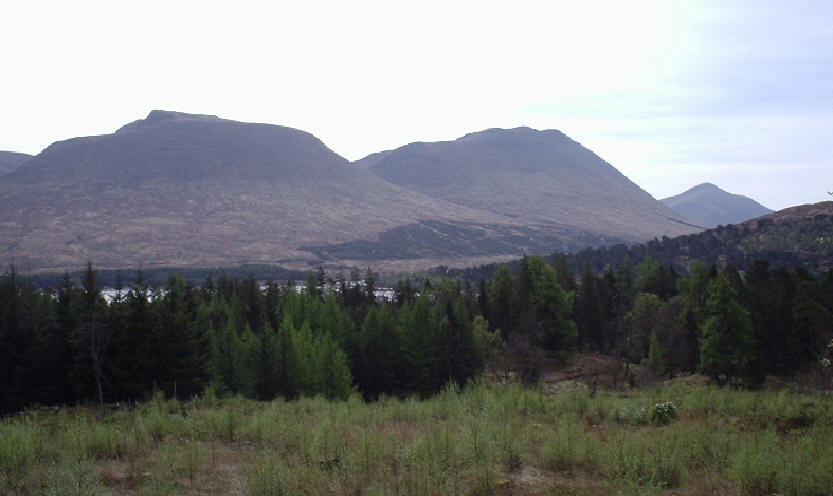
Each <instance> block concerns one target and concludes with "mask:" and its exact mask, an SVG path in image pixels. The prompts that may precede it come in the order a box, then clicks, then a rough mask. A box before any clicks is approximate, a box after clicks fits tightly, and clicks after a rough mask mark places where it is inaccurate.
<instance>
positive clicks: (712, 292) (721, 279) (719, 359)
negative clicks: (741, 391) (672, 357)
mask: <svg viewBox="0 0 833 496" xmlns="http://www.w3.org/2000/svg"><path fill="white" fill-rule="evenodd" d="M705 315H706V321H705V323H704V325H703V330H702V338H701V339H700V370H701V371H702V372H703V373H704V374H707V375H709V376H711V377H713V378H715V379H716V380H718V381H719V382H720V383H724V384H725V383H727V382H730V383H731V382H736V381H741V382H742V383H746V384H749V383H750V382H752V380H753V376H752V372H753V370H752V365H753V360H754V358H755V338H754V334H753V330H752V322H751V321H750V320H749V314H748V312H747V311H746V310H745V309H744V308H743V307H741V306H740V304H739V303H738V301H737V293H736V292H735V290H734V289H733V288H732V286H731V284H730V283H729V281H728V280H727V279H726V277H725V276H724V275H722V274H719V275H717V276H716V277H715V279H714V280H713V281H712V282H710V283H709V285H708V289H707V298H706V307H705Z"/></svg>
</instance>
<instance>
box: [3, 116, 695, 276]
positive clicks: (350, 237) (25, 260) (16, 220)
mask: <svg viewBox="0 0 833 496" xmlns="http://www.w3.org/2000/svg"><path fill="white" fill-rule="evenodd" d="M440 143H442V142H440ZM461 143H462V145H455V146H462V147H463V149H464V151H466V150H468V151H469V152H471V150H474V151H475V152H478V153H479V150H486V153H487V155H488V154H491V157H492V158H491V159H489V160H485V161H480V162H478V163H479V164H480V165H481V166H483V165H484V164H485V168H483V169H482V170H481V171H480V172H477V170H476V169H473V168H472V165H471V164H468V165H467V164H463V166H457V167H456V169H457V172H458V173H460V174H462V176H461V177H463V178H464V179H460V177H455V178H451V179H450V180H449V181H448V182H446V183H443V181H444V180H443V178H434V180H435V183H436V184H435V186H436V187H437V188H440V189H442V188H445V189H446V190H448V191H454V190H455V189H462V188H463V187H464V186H466V184H467V183H474V184H478V185H481V186H482V185H484V184H485V185H489V184H490V183H493V182H495V181H504V182H505V184H507V185H509V186H510V187H509V188H508V190H506V191H498V190H495V189H491V190H490V189H488V188H486V189H485V190H480V191H475V190H469V191H468V193H467V194H468V197H467V199H468V201H460V199H459V198H455V197H449V198H443V197H442V195H437V194H428V193H436V192H435V191H433V192H432V191H429V192H428V193H426V192H422V191H419V190H418V189H416V188H413V187H409V186H410V185H400V184H395V183H392V182H390V181H387V180H385V179H384V178H383V177H380V176H379V175H377V174H373V173H371V171H369V170H365V169H364V168H362V167H361V166H356V164H355V163H354V164H353V165H351V164H350V162H348V161H347V160H346V159H344V158H343V157H341V156H340V155H338V154H337V153H335V152H334V151H332V150H330V149H329V148H328V147H327V146H326V145H325V144H324V143H323V142H321V140H319V139H318V138H316V137H315V136H313V135H312V134H310V133H308V132H306V131H302V130H297V129H292V128H289V127H284V126H277V125H273V124H263V123H244V122H237V121H232V120H227V119H222V118H219V117H217V116H213V115H208V114H186V113H182V112H172V111H160V110H154V111H152V112H150V113H149V114H148V115H147V117H146V118H145V119H139V120H136V121H132V122H130V123H128V124H125V125H124V126H122V127H121V128H119V129H118V130H117V131H116V132H114V133H111V134H105V135H100V136H92V137H78V138H72V139H69V140H65V141H61V142H56V143H53V144H52V145H50V146H49V147H47V148H46V149H45V150H44V151H43V152H41V153H40V154H39V155H37V156H35V157H32V158H31V159H30V160H28V161H27V163H26V166H25V167H23V168H22V169H21V170H19V171H17V172H16V173H14V174H11V175H8V176H3V177H2V178H0V200H2V201H3V202H4V204H5V205H8V208H5V209H3V210H2V211H0V251H2V252H3V253H6V254H7V256H13V257H14V259H15V260H16V262H17V263H18V265H19V266H20V267H21V269H23V270H27V269H31V270H32V271H44V270H52V271H55V270H57V271H60V270H65V269H76V268H79V267H83V265H84V264H86V261H87V259H92V260H93V261H94V262H95V263H96V265H97V266H98V267H100V268H128V267H130V266H134V267H135V266H137V265H140V264H141V265H143V266H145V267H147V268H152V267H163V266H182V267H217V266H236V265H240V264H246V263H257V264H264V263H265V264H274V265H280V266H284V267H287V268H291V269H297V270H303V269H309V268H311V267H315V266H318V265H320V264H327V265H328V266H336V267H344V266H351V265H362V266H364V265H373V266H374V267H385V266H387V267H397V268H399V269H402V270H412V269H417V268H424V267H429V266H433V265H438V264H455V265H458V266H460V265H465V264H468V263H474V262H479V263H482V262H483V261H488V260H490V259H491V260H501V259H507V258H511V257H516V256H519V255H520V254H521V253H525V252H531V251H551V250H553V249H580V248H582V247H585V246H599V245H606V244H613V243H620V242H629V241H637V240H640V239H648V238H650V237H653V236H659V235H664V234H672V235H673V234H678V233H681V232H692V231H694V230H697V229H696V227H694V226H692V225H691V223H690V222H689V221H687V220H685V219H683V218H682V217H680V216H677V215H676V214H674V213H673V212H671V211H670V210H667V209H665V207H664V206H662V205H661V204H660V203H659V202H657V201H656V200H654V199H653V198H652V197H650V195H648V194H647V193H645V192H644V191H643V190H641V189H640V188H638V186H636V185H635V184H633V183H631V182H630V181H629V180H627V178H625V177H624V176H623V175H622V174H621V173H619V172H618V171H616V169H615V168H613V167H612V166H610V164H607V163H606V162H603V161H602V160H601V159H599V158H598V157H597V156H596V155H595V154H593V153H592V152H591V151H590V150H587V149H585V148H583V147H581V146H580V145H579V144H578V143H577V142H574V141H573V140H571V139H570V138H568V137H567V136H566V135H564V134H563V133H561V132H560V131H552V130H551V131H536V130H532V129H529V128H516V129H512V130H501V129H496V128H495V129H489V130H485V131H478V132H474V133H469V134H468V135H466V136H464V137H463V138H461ZM519 143H520V144H519ZM443 146H444V145H443ZM433 147H434V144H430V143H424V144H421V145H417V146H416V149H417V152H418V153H417V154H416V156H417V158H419V157H420V153H421V152H419V150H420V149H424V150H428V152H426V153H427V155H428V156H433V157H434V159H435V160H436V162H437V163H439V164H440V165H442V164H444V163H447V161H448V158H447V157H446V158H443V157H441V156H440V157H437V156H436V155H432V154H433V153H434V152H433V151H432V148H433ZM507 147H508V148H509V149H510V150H508V151H507V149H506V148H507ZM559 147H560V148H559ZM411 149H414V147H412V148H411ZM397 150H398V149H397ZM397 150H392V151H389V152H382V154H381V156H379V157H378V158H380V161H379V162H378V163H376V164H374V165H373V167H376V166H378V165H379V163H382V162H384V161H387V160H388V159H389V158H390V157H391V156H396V155H398V154H399V153H400V152H398V151H397ZM452 151H454V150H452ZM423 154H425V153H423ZM544 156H549V157H550V159H549V162H548V161H547V160H545V159H543V158H542V157H544ZM553 157H556V158H557V157H562V158H560V159H558V160H556V159H555V158H553ZM576 157H578V158H584V159H592V160H593V164H591V165H590V166H584V165H582V163H581V160H579V161H575V160H573V161H572V162H570V161H569V160H567V159H568V158H572V159H574V158H576ZM453 158H454V157H453V156H452V159H453ZM509 159H511V160H509ZM554 160H555V161H556V162H559V161H560V162H562V164H561V166H560V169H562V170H566V171H568V173H567V174H562V175H561V176H560V177H561V178H562V179H568V180H569V184H567V183H564V184H559V183H557V181H556V179H557V178H556V179H553V177H551V174H549V172H548V170H549V169H548V167H549V166H551V165H552V164H551V162H553V161H554ZM567 162H569V163H567ZM600 163H601V164H603V165H599V164H600ZM501 167H503V169H501ZM507 167H508V169H507ZM600 167H601V169H600ZM494 170H499V171H500V174H498V175H497V176H496V175H494V174H492V175H489V174H490V173H491V172H492V171H494ZM588 171H590V172H594V171H595V175H594V174H592V173H591V174H588V173H587V172H588ZM548 174H549V175H548ZM599 178H601V179H602V180H599ZM542 182H543V183H544V184H543V186H542V184H541V183H542ZM546 188H551V189H557V190H559V191H551V190H547V189H546ZM588 188H589V189H588ZM588 191H589V193H588ZM622 191H625V193H626V194H625V195H624V196H622V198H620V199H619V200H616V199H613V200H611V199H610V197H614V196H617V195H621V194H622ZM478 194H485V195H487V196H486V197H485V198H486V200H487V201H477V200H478V198H477V195H478ZM582 197H585V199H586V197H593V198H607V200H606V201H607V204H606V206H605V211H604V212H602V213H601V214H599V213H598V212H596V213H593V212H592V208H590V207H592V204H588V203H586V202H585V203H584V205H585V206H588V205H589V206H588V207H587V208H584V209H583V208H582V207H581V205H579V204H578V203H580V202H579V201H578V200H580V199H582ZM636 197H638V198H637V200H638V201H634V200H633V198H636ZM464 200H465V198H464ZM536 202H537V203H543V204H545V205H540V204H537V203H536ZM524 209H526V210H524ZM588 213H590V214H592V215H594V216H595V217H592V216H591V217H592V218H590V220H586V219H585V220H583V216H587V215H588ZM599 215H602V216H606V217H607V222H608V223H609V225H613V226H617V228H616V229H613V230H607V229H606V228H604V227H605V226H602V227H601V228H600V227H599V226H598V225H595V224H597V223H598V217H599ZM646 218H647V219H648V220H647V221H646V220H645V219H646ZM634 220H636V221H638V222H640V224H638V225H637V224H634V223H633V221H634ZM651 222H655V223H656V225H652V224H651Z"/></svg>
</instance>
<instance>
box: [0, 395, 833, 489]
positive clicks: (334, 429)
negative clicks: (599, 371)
mask: <svg viewBox="0 0 833 496" xmlns="http://www.w3.org/2000/svg"><path fill="white" fill-rule="evenodd" d="M665 401H671V402H673V405H674V411H673V414H671V413H668V410H667V404H664V403H662V402H665ZM658 404H663V405H665V406H664V408H665V409H662V410H661V411H660V410H658V407H657V405H658ZM658 411H659V412H660V413H657V412H658ZM831 443H833V398H831V397H830V396H824V395H821V394H819V395H804V394H797V393H792V392H789V391H778V392H748V391H736V390H732V389H721V388H717V387H703V386H685V385H677V386H670V387H666V388H663V389H645V390H640V391H635V392H629V393H617V392H609V393H606V392H597V393H595V394H592V393H590V392H588V391H584V390H575V391H569V392H562V393H558V394H550V393H546V392H544V391H543V390H537V389H531V390H524V389H522V388H521V387H519V386H516V385H509V386H506V385H499V384H488V383H477V384H475V385H473V386H471V387H469V388H467V389H466V390H465V391H463V392H458V391H457V390H455V389H454V388H448V389H446V390H444V391H443V392H441V393H440V394H439V395H437V396H436V397H434V398H431V399H428V400H418V399H413V398H408V399H395V398H382V399H381V400H379V401H378V402H375V403H369V404H368V403H364V402H362V401H361V400H360V398H359V397H357V396H354V397H351V398H350V399H349V400H347V401H341V402H330V401H326V400H324V399H321V398H306V399H301V400H299V401H294V402H285V401H274V402H269V403H258V402H254V401H249V400H245V399H240V398H228V399H217V398H216V397H215V396H213V394H211V393H210V392H209V393H208V394H206V395H203V396H202V397H200V398H196V399H195V400H194V401H191V402H183V403H180V402H177V401H175V400H166V399H165V398H163V397H161V396H157V397H155V398H154V399H153V400H152V401H150V402H148V403H145V404H142V405H140V406H138V407H136V408H134V409H132V410H106V411H104V412H99V411H98V410H90V409H85V408H77V409H64V410H61V411H58V412H55V411H52V410H48V409H43V410H32V411H28V412H26V413H24V414H23V415H19V416H17V417H13V418H8V419H5V420H3V421H2V422H0V476H2V479H0V481H1V482H0V484H2V485H0V494H15V495H17V494H21V495H34V494H54V495H58V494H61V495H64V494H66V495H72V494H77V495H81V494H101V495H117V494H148V495H166V494H186V495H187V494H193V495H197V494H228V495H236V494H243V495H283V494H325V495H326V494H332V495H354V494H366V495H438V496H439V495H472V496H476V495H492V494H494V495H506V494H512V495H544V494H576V495H577V494H584V495H596V494H599V495H616V494H623V495H624V494H669V495H670V494H705V493H709V494H712V493H713V494H738V495H764V494H783V495H810V496H812V495H829V494H831V493H833V446H831Z"/></svg>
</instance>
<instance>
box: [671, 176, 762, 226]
mask: <svg viewBox="0 0 833 496" xmlns="http://www.w3.org/2000/svg"><path fill="white" fill-rule="evenodd" d="M660 201H661V202H662V203H664V204H665V205H667V206H668V207H669V208H671V209H672V210H674V211H675V212H677V213H678V214H680V215H682V216H685V217H688V218H689V219H692V220H694V221H695V222H697V223H698V224H700V225H703V226H706V227H716V226H720V225H728V224H738V223H740V222H743V221H745V220H749V219H754V218H755V217H760V216H762V215H767V214H770V213H772V210H770V209H768V208H766V207H765V206H763V205H761V204H760V203H758V202H756V201H755V200H753V199H751V198H748V197H746V196H743V195H735V194H732V193H728V192H726V191H723V190H722V189H720V188H718V187H717V186H715V185H714V184H711V183H703V184H698V185H697V186H695V187H693V188H691V189H690V190H688V191H686V192H685V193H680V194H679V195H676V196H672V197H670V198H665V199H663V200H660Z"/></svg>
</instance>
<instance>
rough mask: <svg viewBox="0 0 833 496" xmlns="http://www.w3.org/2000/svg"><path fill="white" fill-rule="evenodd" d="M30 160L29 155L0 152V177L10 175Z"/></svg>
mask: <svg viewBox="0 0 833 496" xmlns="http://www.w3.org/2000/svg"><path fill="white" fill-rule="evenodd" d="M30 158H32V156H31V155H26V154H25V153H17V152H6V151H2V150H0V176H3V175H6V174H11V173H12V172H14V171H16V170H17V169H18V167H20V166H21V165H23V163H24V162H26V161H27V160H29V159H30Z"/></svg>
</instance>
